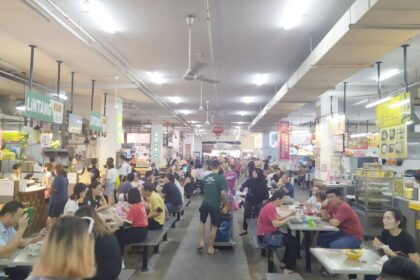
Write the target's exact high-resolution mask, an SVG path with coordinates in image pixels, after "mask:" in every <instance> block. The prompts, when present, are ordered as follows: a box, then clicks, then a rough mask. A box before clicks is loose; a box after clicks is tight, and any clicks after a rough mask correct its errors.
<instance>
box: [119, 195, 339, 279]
mask: <svg viewBox="0 0 420 280" xmlns="http://www.w3.org/2000/svg"><path fill="white" fill-rule="evenodd" d="M295 193H296V198H297V199H298V200H299V199H303V198H305V197H306V196H307V192H306V191H303V190H299V189H296V191H295ZM200 203H201V197H200V196H196V197H194V198H193V201H192V203H191V204H190V206H189V207H188V208H187V209H186V211H185V215H184V216H183V217H182V219H181V221H180V222H178V223H177V224H176V228H175V229H171V230H170V231H169V234H168V241H166V242H163V243H162V245H161V248H160V254H158V255H153V256H152V257H151V259H150V262H149V269H150V270H149V271H148V272H141V271H140V270H138V271H136V273H135V274H134V276H133V277H132V278H131V279H142V280H143V279H144V280H148V279H154V280H155V279H165V280H178V279H179V280H181V279H183V280H190V279H191V280H195V279H197V280H198V279H200V280H222V279H232V280H233V279H243V280H263V279H265V272H266V271H267V265H266V261H265V259H264V258H261V256H260V252H259V251H257V250H255V249H254V248H253V246H252V245H251V242H250V238H251V237H250V236H249V235H248V236H246V237H240V236H238V232H239V230H240V226H241V224H242V211H241V210H240V211H238V212H236V213H235V214H234V239H235V241H236V246H235V247H234V250H230V249H227V250H221V251H219V252H218V253H217V254H216V255H214V256H209V255H207V254H206V253H205V252H206V251H203V252H197V250H196V243H197V235H198V224H199V216H198V207H199V205H200ZM302 256H304V252H302ZM274 259H275V261H276V265H275V268H276V270H277V271H280V269H279V264H278V262H277V259H276V258H274ZM125 260H126V261H125V264H126V267H127V268H136V267H139V266H140V265H141V256H140V255H139V254H127V255H126V257H125ZM304 265H305V264H304V259H303V258H302V259H299V260H298V272H299V273H300V274H301V275H302V277H303V278H304V279H310V280H318V279H325V277H323V276H322V275H321V274H320V272H319V264H318V263H317V261H316V260H314V261H313V273H312V274H305V273H304ZM280 272H281V271H280ZM328 279H346V277H344V276H335V277H331V278H328Z"/></svg>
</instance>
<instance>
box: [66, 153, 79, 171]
mask: <svg viewBox="0 0 420 280" xmlns="http://www.w3.org/2000/svg"><path fill="white" fill-rule="evenodd" d="M69 162H70V164H69V168H68V172H69V173H72V172H76V173H77V158H76V157H75V156H74V157H70V158H69Z"/></svg>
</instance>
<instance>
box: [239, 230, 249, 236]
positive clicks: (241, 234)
mask: <svg viewBox="0 0 420 280" xmlns="http://www.w3.org/2000/svg"><path fill="white" fill-rule="evenodd" d="M247 234H248V232H247V231H243V232H241V233H239V236H245V235H247Z"/></svg>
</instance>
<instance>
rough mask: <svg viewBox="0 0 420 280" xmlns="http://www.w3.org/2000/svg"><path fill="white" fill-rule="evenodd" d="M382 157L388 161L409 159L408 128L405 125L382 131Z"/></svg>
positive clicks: (380, 147)
mask: <svg viewBox="0 0 420 280" xmlns="http://www.w3.org/2000/svg"><path fill="white" fill-rule="evenodd" d="M379 150H380V155H381V157H383V158H386V159H404V158H407V126H406V125H405V124H403V125H398V126H390V127H386V128H382V129H381V145H380V146H379Z"/></svg>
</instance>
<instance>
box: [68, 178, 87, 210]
mask: <svg viewBox="0 0 420 280" xmlns="http://www.w3.org/2000/svg"><path fill="white" fill-rule="evenodd" d="M86 189H87V188H86V185H85V184H83V183H77V184H76V185H74V188H73V194H72V195H71V196H70V198H69V200H68V201H67V203H66V205H65V206H64V213H63V214H64V215H73V214H74V212H76V211H77V209H79V204H82V203H83V200H84V199H85V196H86Z"/></svg>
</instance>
